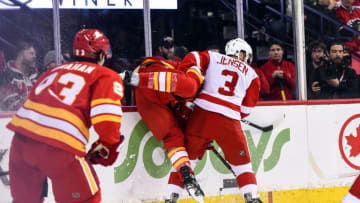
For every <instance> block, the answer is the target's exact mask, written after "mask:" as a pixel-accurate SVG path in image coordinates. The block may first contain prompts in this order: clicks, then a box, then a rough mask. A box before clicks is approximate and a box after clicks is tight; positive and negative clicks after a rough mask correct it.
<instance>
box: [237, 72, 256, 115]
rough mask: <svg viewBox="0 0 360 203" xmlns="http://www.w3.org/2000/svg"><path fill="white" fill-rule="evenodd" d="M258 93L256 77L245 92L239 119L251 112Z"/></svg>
mask: <svg viewBox="0 0 360 203" xmlns="http://www.w3.org/2000/svg"><path fill="white" fill-rule="evenodd" d="M259 92H260V79H259V78H258V77H256V78H254V79H253V80H252V81H251V84H250V86H249V87H248V88H247V90H246V95H245V97H244V100H243V101H242V104H241V113H240V114H241V118H245V117H246V116H248V115H249V114H250V113H251V110H252V109H253V108H254V107H255V105H256V103H257V101H258V99H259Z"/></svg>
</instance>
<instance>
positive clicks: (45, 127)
mask: <svg viewBox="0 0 360 203" xmlns="http://www.w3.org/2000/svg"><path fill="white" fill-rule="evenodd" d="M122 97H123V83H122V80H121V78H120V76H119V75H118V74H117V73H116V72H114V71H112V70H110V69H108V68H106V67H103V66H100V65H97V64H93V63H87V62H73V63H67V64H63V65H60V66H57V67H54V68H53V69H50V70H49V71H47V72H46V73H44V74H43V75H41V76H40V78H39V79H38V81H37V82H36V83H35V85H34V86H33V88H32V90H31V93H30V95H29V97H28V99H27V100H26V102H25V104H24V105H23V106H22V107H21V108H20V109H19V110H18V111H17V113H16V115H15V116H14V117H13V118H12V120H11V121H10V123H9V124H8V126H7V127H8V128H9V129H11V130H13V131H15V132H18V133H20V134H22V135H25V136H28V137H31V138H32V139H35V140H38V141H40V142H45V143H47V144H49V145H52V146H55V147H58V148H61V149H64V150H66V151H69V152H72V153H74V154H77V155H80V156H82V155H85V154H86V151H85V145H86V144H87V142H88V140H89V128H90V127H91V125H93V126H94V129H95V131H96V132H97V133H98V135H99V139H100V140H101V142H103V143H106V144H109V145H111V144H114V143H117V142H119V141H120V124H121V118H122V115H123V113H122V109H121V103H120V100H121V98H122Z"/></svg>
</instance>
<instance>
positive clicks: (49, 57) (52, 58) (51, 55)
mask: <svg viewBox="0 0 360 203" xmlns="http://www.w3.org/2000/svg"><path fill="white" fill-rule="evenodd" d="M64 62H65V60H64V57H63V56H62V55H60V63H61V64H62V63H64ZM55 65H56V54H55V50H50V51H48V52H47V53H46V54H45V56H44V61H43V67H44V68H45V70H44V71H47V70H49V69H50V68H52V67H54V66H55Z"/></svg>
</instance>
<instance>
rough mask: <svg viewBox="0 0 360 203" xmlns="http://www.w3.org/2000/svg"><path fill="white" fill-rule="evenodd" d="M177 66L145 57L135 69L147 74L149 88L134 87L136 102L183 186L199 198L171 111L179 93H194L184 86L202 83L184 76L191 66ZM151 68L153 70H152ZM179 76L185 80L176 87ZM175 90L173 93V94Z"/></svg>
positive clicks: (178, 128)
mask: <svg viewBox="0 0 360 203" xmlns="http://www.w3.org/2000/svg"><path fill="white" fill-rule="evenodd" d="M177 66H178V62H174V61H169V60H162V59H158V58H155V57H148V58H145V59H144V60H143V61H142V62H141V64H140V65H139V66H138V67H137V69H136V71H135V72H139V73H140V74H144V75H146V76H150V77H146V78H145V77H144V78H143V80H142V83H143V84H144V85H146V86H149V87H151V88H150V89H147V88H135V98H136V105H137V109H138V112H139V113H140V115H141V117H142V119H143V120H144V122H145V123H146V125H147V126H148V128H149V129H150V131H151V132H152V133H153V135H154V136H155V138H156V139H157V140H158V141H163V144H164V148H165V150H166V152H167V155H168V157H169V159H170V161H171V163H172V165H173V168H174V169H175V171H177V173H178V174H179V177H180V179H179V181H180V182H184V185H185V188H186V189H187V191H188V192H189V194H190V195H191V196H192V197H193V198H194V199H195V200H197V201H199V202H202V201H203V196H204V194H203V192H202V190H201V188H200V186H199V185H198V184H197V182H196V179H195V176H194V174H193V171H192V169H191V167H190V162H189V157H188V154H187V152H186V150H185V144H184V134H183V132H182V129H181V128H180V126H179V122H178V119H177V118H176V116H175V114H174V107H175V106H176V105H177V102H178V101H179V98H180V97H182V98H189V97H194V96H195V94H196V89H195V88H194V89H193V91H185V90H186V89H191V88H192V87H200V85H201V83H199V82H197V81H194V80H189V79H186V78H189V77H190V76H189V75H193V74H194V70H193V69H188V70H186V71H188V74H189V75H186V74H183V73H182V72H180V71H179V70H177ZM153 72H155V74H152V73H153ZM178 80H181V81H184V82H183V83H182V86H181V87H178V88H177V89H176V90H175V89H174V88H175V86H174V84H175V83H176V81H178ZM157 90H159V91H157ZM160 91H161V92H160ZM174 91H175V92H176V94H173V92H174ZM175 95H176V96H175ZM181 190H182V188H181Z"/></svg>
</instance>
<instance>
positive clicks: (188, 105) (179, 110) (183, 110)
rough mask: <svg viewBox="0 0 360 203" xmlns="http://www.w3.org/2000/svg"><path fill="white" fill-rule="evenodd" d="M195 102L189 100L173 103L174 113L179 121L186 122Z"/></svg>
mask: <svg viewBox="0 0 360 203" xmlns="http://www.w3.org/2000/svg"><path fill="white" fill-rule="evenodd" d="M194 107H195V104H194V103H193V102H191V101H185V103H183V102H179V103H178V104H176V105H175V108H174V113H175V116H176V117H177V119H178V121H179V122H181V123H182V122H183V123H186V121H187V120H188V118H189V117H190V114H191V112H192V111H193V110H194Z"/></svg>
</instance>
